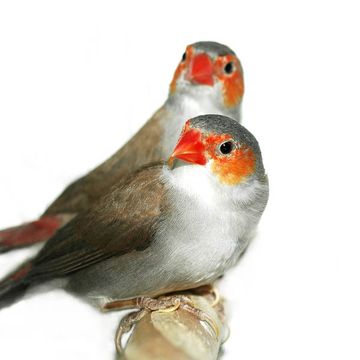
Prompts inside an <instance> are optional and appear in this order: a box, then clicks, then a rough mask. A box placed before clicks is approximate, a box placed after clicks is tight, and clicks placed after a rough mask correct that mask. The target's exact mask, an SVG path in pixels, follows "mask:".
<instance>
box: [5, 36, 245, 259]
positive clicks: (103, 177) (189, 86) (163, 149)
mask: <svg viewBox="0 0 360 360" xmlns="http://www.w3.org/2000/svg"><path fill="white" fill-rule="evenodd" d="M243 94H244V80H243V70H242V66H241V63H240V60H239V59H238V57H237V56H236V54H235V53H234V51H233V50H231V49H230V48H229V47H227V46H226V45H222V44H220V43H216V42H211V41H201V42H197V43H194V44H191V45H188V46H187V47H186V50H185V52H184V54H183V56H182V58H181V61H180V63H179V65H178V66H177V68H176V71H175V73H174V76H173V79H172V81H171V84H170V90H169V95H168V98H167V100H166V101H165V103H164V104H163V106H161V107H160V109H159V110H158V111H156V112H155V113H154V115H153V116H152V117H151V119H150V120H148V121H147V122H146V123H145V125H144V126H143V127H142V128H141V129H140V130H139V131H138V132H137V133H136V134H135V135H134V136H133V137H132V138H131V139H130V140H129V141H128V142H127V143H126V144H125V145H124V146H123V147H122V148H120V150H118V151H117V152H116V153H115V154H114V155H112V156H111V157H110V158H109V159H107V160H106V161H105V162H103V163H102V164H101V165H99V166H98V167H96V168H95V169H93V170H92V171H90V172H89V173H88V174H87V175H85V176H83V177H81V178H80V179H78V180H76V181H74V182H73V183H71V184H70V185H69V186H68V187H67V188H66V189H65V190H64V191H63V192H62V193H61V195H60V196H59V197H58V198H57V199H56V200H55V201H53V202H52V203H51V205H50V206H49V207H48V208H47V209H46V210H45V212H44V213H43V214H42V216H41V217H40V218H39V219H37V220H35V221H32V222H28V223H25V224H22V225H19V226H15V227H11V228H7V229H4V230H2V231H0V253H4V252H7V251H10V250H13V249H17V248H20V247H24V246H29V245H32V244H35V243H38V242H44V241H46V240H47V239H48V238H50V237H51V236H52V235H53V234H54V233H55V232H56V231H57V230H58V229H59V228H60V227H62V226H64V225H65V224H66V223H68V222H69V221H70V220H71V219H73V218H74V217H75V216H76V215H77V214H79V213H81V212H83V211H85V210H86V209H87V208H88V207H89V206H90V205H92V204H93V203H94V202H95V201H96V200H97V199H98V198H99V197H101V196H102V194H103V193H104V192H106V190H107V189H108V188H109V187H111V186H112V185H113V184H114V183H116V182H118V180H119V179H121V178H126V176H127V175H129V174H130V173H131V172H133V171H135V170H137V169H139V168H140V167H141V166H143V165H145V164H147V163H150V162H155V161H161V160H164V159H165V157H166V156H167V154H168V153H169V152H170V151H171V149H172V148H173V146H174V145H175V143H176V140H177V138H178V136H179V134H180V131H181V127H182V125H183V120H184V119H189V118H192V117H194V116H197V115H204V114H207V113H216V114H220V115H225V116H229V117H232V118H233V119H235V120H237V121H239V122H240V113H241V102H242V98H243Z"/></svg>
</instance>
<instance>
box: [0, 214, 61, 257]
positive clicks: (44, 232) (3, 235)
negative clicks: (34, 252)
mask: <svg viewBox="0 0 360 360" xmlns="http://www.w3.org/2000/svg"><path fill="white" fill-rule="evenodd" d="M63 223H64V221H63V217H62V216H45V217H42V218H40V219H39V220H36V221H33V222H30V223H26V224H23V225H20V226H15V227H12V228H8V229H5V230H2V231H0V253H5V252H7V251H11V250H14V249H18V248H21V247H25V246H30V245H33V244H36V243H40V242H44V241H46V240H48V239H49V238H50V237H51V236H53V235H54V233H55V232H56V231H57V229H58V228H59V227H61V226H62V225H63Z"/></svg>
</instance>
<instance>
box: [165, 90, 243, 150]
mask: <svg viewBox="0 0 360 360" xmlns="http://www.w3.org/2000/svg"><path fill="white" fill-rule="evenodd" d="M164 107H165V109H166V112H167V114H168V116H167V120H166V122H164V125H163V126H164V135H165V136H164V143H163V147H164V152H165V153H166V154H167V153H170V152H171V151H172V150H173V148H174V146H175V144H176V142H177V140H178V138H179V135H180V133H181V130H182V128H183V126H184V124H185V122H186V121H187V120H189V119H191V118H193V117H195V116H199V115H206V114H220V115H225V116H229V117H231V118H233V119H234V120H237V121H239V122H240V108H239V107H236V108H225V107H224V106H221V105H220V104H218V102H217V101H214V99H212V97H211V96H205V95H204V94H197V95H196V96H195V95H193V94H189V95H185V94H179V95H173V96H170V97H169V98H168V100H167V101H166V102H165V105H164Z"/></svg>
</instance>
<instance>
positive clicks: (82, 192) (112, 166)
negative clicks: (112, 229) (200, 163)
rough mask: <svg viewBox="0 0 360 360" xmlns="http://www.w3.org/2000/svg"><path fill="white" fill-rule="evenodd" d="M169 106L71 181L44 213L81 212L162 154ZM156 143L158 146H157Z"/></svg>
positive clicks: (159, 111)
mask: <svg viewBox="0 0 360 360" xmlns="http://www.w3.org/2000/svg"><path fill="white" fill-rule="evenodd" d="M165 120H166V110H165V109H164V108H161V109H160V110H158V111H157V112H156V113H155V114H154V115H153V117H152V118H151V119H150V120H149V121H148V122H147V123H146V124H145V125H144V126H143V127H142V128H141V129H140V130H139V131H138V133H137V134H136V135H135V136H134V137H133V138H131V139H130V140H129V141H128V142H127V143H126V144H125V145H124V146H123V147H122V148H121V149H120V150H118V151H117V152H116V153H115V154H114V155H113V156H111V157H110V158H109V159H108V160H106V161H105V162H104V163H102V164H101V165H99V166H98V167H97V168H95V169H94V170H92V171H91V172H89V173H88V174H87V175H85V176H83V177H81V178H80V179H78V180H76V181H74V182H73V183H72V184H70V185H69V186H68V187H67V188H66V189H65V190H64V191H63V193H62V194H61V195H60V196H59V197H58V198H57V199H56V200H55V201H54V202H53V203H52V204H51V205H50V206H49V207H48V209H47V210H46V212H45V214H44V215H56V214H60V213H79V212H82V211H84V210H86V209H87V208H88V207H89V206H91V205H92V204H93V203H94V202H95V201H97V199H98V198H99V197H101V196H102V195H103V194H104V193H105V192H106V191H107V189H109V187H111V186H113V185H114V184H116V183H117V182H118V181H119V180H121V179H122V178H126V177H128V176H129V175H130V174H131V173H132V172H133V171H136V170H137V169H139V168H140V167H141V166H144V165H146V164H149V163H151V162H155V161H162V160H165V159H163V158H162V155H163V154H162V152H163V151H162V148H161V139H162V137H163V128H164V124H163V122H164V121H165ZM154 144H155V146H154Z"/></svg>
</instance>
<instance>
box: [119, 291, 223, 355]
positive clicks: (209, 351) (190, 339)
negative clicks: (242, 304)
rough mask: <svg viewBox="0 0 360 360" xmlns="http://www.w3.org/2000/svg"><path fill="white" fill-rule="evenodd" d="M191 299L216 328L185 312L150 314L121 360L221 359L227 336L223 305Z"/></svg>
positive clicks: (138, 326) (206, 299)
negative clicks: (221, 349) (219, 357)
mask: <svg viewBox="0 0 360 360" xmlns="http://www.w3.org/2000/svg"><path fill="white" fill-rule="evenodd" d="M187 295H188V294H187ZM189 297H190V298H191V300H192V302H193V304H194V306H195V307H196V308H197V309H200V310H202V311H203V312H204V313H205V314H206V315H207V316H208V317H209V318H210V319H211V320H212V322H213V324H212V326H211V325H209V323H208V322H205V321H201V320H200V318H199V317H196V316H194V315H193V314H191V313H189V312H188V311H186V310H184V309H182V308H179V309H177V310H175V311H172V312H156V311H155V312H151V313H148V314H146V315H145V316H144V317H143V318H142V319H141V320H139V322H137V323H136V324H135V325H134V329H133V332H132V334H131V336H130V338H129V340H128V342H127V344H126V346H125V350H124V352H123V353H122V354H120V356H119V359H122V360H124V359H126V360H139V359H141V360H169V359H171V360H213V359H217V358H218V354H219V350H220V346H221V344H222V342H223V341H224V339H225V338H226V336H227V327H226V326H225V325H224V309H223V304H222V301H220V302H219V303H218V304H217V305H216V306H212V303H213V301H214V298H213V296H211V295H202V296H200V295H189ZM216 332H218V334H216Z"/></svg>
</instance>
